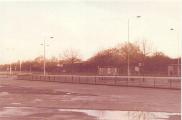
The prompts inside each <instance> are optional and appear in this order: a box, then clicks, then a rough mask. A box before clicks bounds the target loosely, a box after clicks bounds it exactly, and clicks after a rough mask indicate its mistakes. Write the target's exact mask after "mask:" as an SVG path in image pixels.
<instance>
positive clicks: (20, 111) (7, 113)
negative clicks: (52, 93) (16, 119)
mask: <svg viewBox="0 0 182 120" xmlns="http://www.w3.org/2000/svg"><path fill="white" fill-rule="evenodd" d="M29 114H31V112H29V111H27V110H26V108H16V107H5V108H3V109H2V110H0V117H11V116H26V115H29Z"/></svg>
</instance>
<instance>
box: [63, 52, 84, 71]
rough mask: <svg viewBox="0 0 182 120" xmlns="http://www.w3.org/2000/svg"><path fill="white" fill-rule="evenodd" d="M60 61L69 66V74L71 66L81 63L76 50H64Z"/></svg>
mask: <svg viewBox="0 0 182 120" xmlns="http://www.w3.org/2000/svg"><path fill="white" fill-rule="evenodd" d="M62 59H63V61H64V63H66V64H70V65H71V73H73V64H74V63H77V62H81V61H82V60H81V57H80V54H79V52H78V50H75V49H67V50H65V51H64V52H63V56H62Z"/></svg>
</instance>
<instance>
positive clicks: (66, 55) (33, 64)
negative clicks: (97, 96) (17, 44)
mask: <svg viewBox="0 0 182 120" xmlns="http://www.w3.org/2000/svg"><path fill="white" fill-rule="evenodd" d="M128 58H129V64H130V71H131V73H132V74H136V71H135V67H139V68H140V72H141V73H142V74H144V75H147V74H149V75H155V74H164V75H166V74H167V69H168V65H170V64H177V63H178V59H181V58H176V59H173V58H170V57H169V56H167V55H165V54H164V53H162V52H160V51H154V50H152V48H151V44H150V43H149V42H148V41H146V40H144V41H140V42H133V43H128V42H124V43H121V44H118V45H117V46H115V47H113V48H108V49H104V50H100V51H98V52H97V53H96V54H95V55H93V56H92V57H90V58H89V59H87V60H85V61H83V60H82V58H81V57H80V55H79V52H78V51H76V50H74V49H69V50H66V51H64V52H63V54H62V55H61V56H60V57H59V58H56V57H52V58H50V59H46V71H47V72H49V73H57V74H58V73H59V74H77V73H78V74H81V73H85V74H96V73H97V71H98V67H115V68H118V69H119V74H121V75H126V74H127V66H128ZM180 61H181V60H180ZM9 66H10V65H9V64H3V65H0V69H1V70H3V71H8V70H9V68H10V67H9ZM11 66H12V70H13V71H20V68H21V71H26V72H42V71H43V56H39V57H37V58H35V59H34V60H28V61H21V63H20V61H17V62H14V63H12V64H11ZM20 66H21V67H20Z"/></svg>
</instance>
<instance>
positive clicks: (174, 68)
mask: <svg viewBox="0 0 182 120" xmlns="http://www.w3.org/2000/svg"><path fill="white" fill-rule="evenodd" d="M168 76H181V65H180V64H171V65H169V66H168Z"/></svg>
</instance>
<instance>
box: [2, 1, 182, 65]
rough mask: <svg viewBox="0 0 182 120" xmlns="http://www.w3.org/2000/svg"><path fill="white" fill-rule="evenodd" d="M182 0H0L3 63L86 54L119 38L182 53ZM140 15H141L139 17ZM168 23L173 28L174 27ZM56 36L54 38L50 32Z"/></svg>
mask: <svg viewBox="0 0 182 120" xmlns="http://www.w3.org/2000/svg"><path fill="white" fill-rule="evenodd" d="M181 3H182V1H181V0H57V1H56V0H54V1H53V0H47V1H45V0H39V1H36V0H19V1H18V0H6V1H5V0H0V15H1V17H0V64H4V63H10V62H14V61H18V60H28V59H34V58H35V57H37V56H40V55H43V46H41V45H40V44H41V43H43V41H44V40H45V41H46V44H48V47H46V56H47V58H51V57H52V56H55V57H59V56H60V55H61V54H62V53H63V52H64V51H65V50H67V49H74V50H76V51H78V52H79V53H80V56H81V57H82V58H83V59H84V60H86V59H87V58H89V57H91V56H93V55H94V54H95V53H97V52H98V51H99V50H103V49H106V48H110V47H115V46H116V45H117V44H119V43H123V42H126V41H127V40H128V20H129V21H130V24H129V26H130V27H129V28H130V29H129V33H130V34H129V36H130V37H129V38H130V39H129V41H130V42H134V41H141V40H148V41H150V44H151V46H152V50H153V51H154V52H155V51H161V52H164V53H165V54H166V55H168V56H170V57H173V58H175V57H178V56H180V55H181V45H182V43H181V40H182V35H181V33H182V30H181V29H182V27H181V26H182V23H181V21H182V14H180V11H182V6H180V5H181ZM136 16H141V17H140V18H137V17H136ZM170 28H173V29H174V30H173V31H171V30H170ZM52 36H53V37H54V38H53V39H50V37H52Z"/></svg>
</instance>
